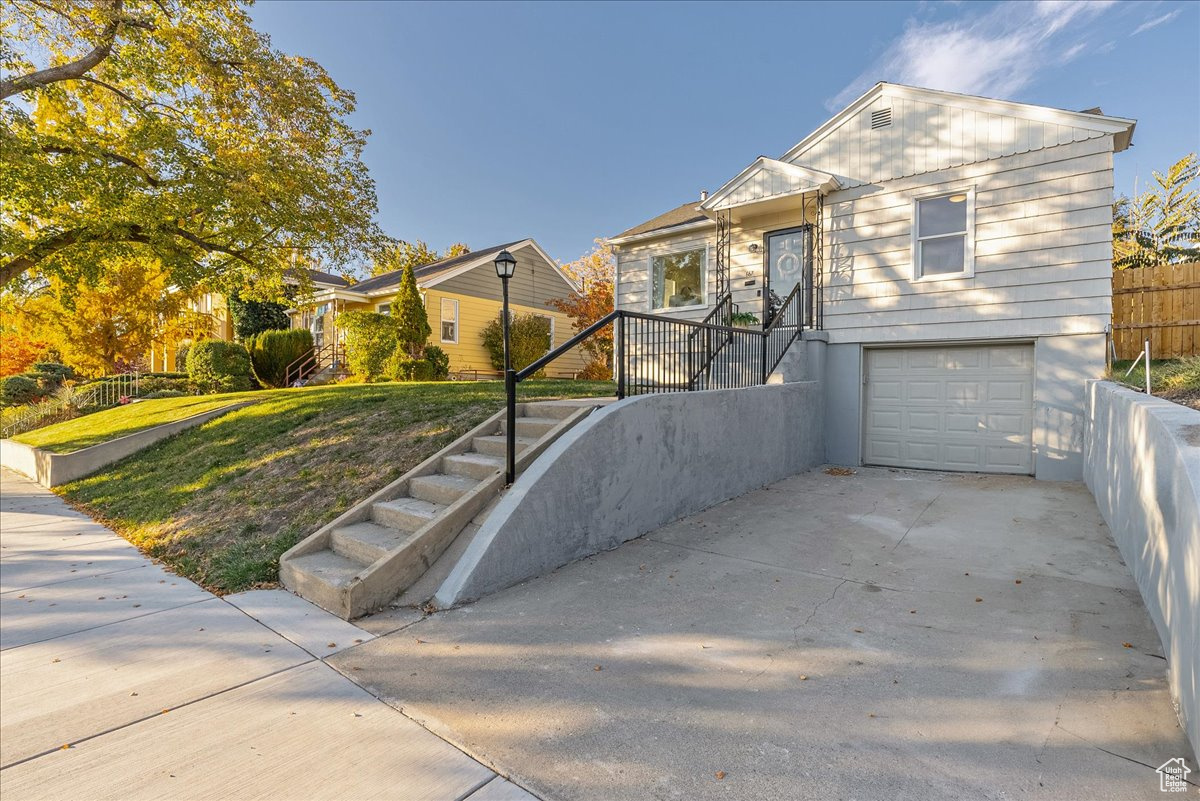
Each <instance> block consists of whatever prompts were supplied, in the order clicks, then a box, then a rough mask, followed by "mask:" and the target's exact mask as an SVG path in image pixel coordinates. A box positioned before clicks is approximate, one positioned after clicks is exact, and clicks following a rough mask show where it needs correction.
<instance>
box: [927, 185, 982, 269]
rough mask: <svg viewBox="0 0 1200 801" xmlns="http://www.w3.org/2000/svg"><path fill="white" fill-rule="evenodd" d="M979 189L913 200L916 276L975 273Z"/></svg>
mask: <svg viewBox="0 0 1200 801" xmlns="http://www.w3.org/2000/svg"><path fill="white" fill-rule="evenodd" d="M974 220H975V192H974V190H973V189H963V190H960V191H956V192H947V193H945V194H942V195H937V196H933V197H922V198H917V199H916V200H914V201H913V221H914V224H913V278H914V279H918V280H919V279H922V278H929V279H936V278H970V277H971V276H973V275H974V274H975V264H974V244H975V242H974V240H975V237H974V235H973V230H972V229H973V228H974Z"/></svg>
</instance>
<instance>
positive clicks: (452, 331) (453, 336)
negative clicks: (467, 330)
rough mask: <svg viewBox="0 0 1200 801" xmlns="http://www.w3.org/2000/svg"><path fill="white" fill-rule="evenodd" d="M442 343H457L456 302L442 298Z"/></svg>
mask: <svg viewBox="0 0 1200 801" xmlns="http://www.w3.org/2000/svg"><path fill="white" fill-rule="evenodd" d="M442 342H448V343H450V344H456V343H457V342H458V301H457V300H451V299H450V298H442Z"/></svg>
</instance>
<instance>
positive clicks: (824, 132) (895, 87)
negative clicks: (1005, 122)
mask: <svg viewBox="0 0 1200 801" xmlns="http://www.w3.org/2000/svg"><path fill="white" fill-rule="evenodd" d="M881 97H899V98H904V99H906V100H917V101H924V102H927V103H936V104H941V105H953V106H956V107H959V108H964V109H970V110H972V111H979V112H983V113H985V114H1003V115H1005V116H1009V117H1016V118H1019V119H1025V120H1030V121H1035V122H1049V123H1054V124H1056V125H1067V126H1072V127H1076V128H1085V129H1088V130H1092V131H1097V132H1099V133H1106V134H1112V135H1113V140H1114V141H1113V144H1114V150H1115V151H1116V152H1118V153H1119V152H1121V151H1122V150H1124V149H1125V148H1127V147H1129V145H1130V143H1131V140H1132V139H1133V129H1134V126H1135V125H1137V121H1136V120H1130V119H1125V118H1124V117H1109V116H1105V115H1103V114H1093V113H1091V110H1090V109H1089V110H1088V111H1067V110H1066V109H1057V108H1050V107H1048V106H1035V105H1031V104H1029V103H1016V102H1013V101H1011V100H993V99H992V98H989V97H978V96H977V95H964V94H960V93H958V92H944V91H941V90H938V89H922V88H921V87H919V86H905V85H904V84H899V83H887V82H885V81H880V82H879V83H877V84H875V85H874V86H872V87H871V88H870V89H868V90H867V91H866V92H864V93H863V95H862V96H861V97H859V98H858V99H857V100H855V101H854V102H853V103H851V104H850V105H848V106H846V107H845V108H844V109H842V110H841V111H839V112H838V113H837V114H835V115H833V116H832V117H830V118H829V119H828V120H826V121H825V122H824V123H822V125H821V127H819V128H817V129H816V130H815V131H813V132H812V133H810V134H809V135H808V136H806V137H804V139H803V140H801V141H800V142H799V143H798V144H797V145H796V146H795V147H793V148H792V149H791V150H789V151H788V152H786V153H784V154H783V155H782V156H780V160H782V161H794V160H796V159H798V158H799V157H800V156H801V155H803V154H804V152H805V151H806V150H809V149H810V148H812V147H813V146H814V145H816V144H817V143H818V142H820V141H821V140H822V139H824V138H825V137H826V136H828V135H829V134H830V133H832V132H833V131H836V130H837V129H838V128H840V127H841V125H842V123H844V122H846V120H848V119H850V118H851V117H853V116H854V115H855V114H857V113H859V112H860V111H862V110H863V109H864V108H866V107H867V106H869V105H871V104H872V103H874V102H875V101H876V100H878V99H879V98H881Z"/></svg>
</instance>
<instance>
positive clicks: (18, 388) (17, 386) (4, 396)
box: [0, 375, 46, 406]
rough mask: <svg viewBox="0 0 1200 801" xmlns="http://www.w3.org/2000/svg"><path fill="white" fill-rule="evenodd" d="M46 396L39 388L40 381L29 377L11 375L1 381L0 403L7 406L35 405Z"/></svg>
mask: <svg viewBox="0 0 1200 801" xmlns="http://www.w3.org/2000/svg"><path fill="white" fill-rule="evenodd" d="M45 394H46V393H45V392H43V391H42V390H41V389H40V388H39V387H38V380H37V379H36V378H31V377H30V376H28V375H10V376H9V377H8V378H5V379H4V380H3V381H0V403H3V404H4V405H5V406H20V405H21V404H24V403H33V402H34V401H36V400H38V399H39V398H41V397H43V396H44V395H45Z"/></svg>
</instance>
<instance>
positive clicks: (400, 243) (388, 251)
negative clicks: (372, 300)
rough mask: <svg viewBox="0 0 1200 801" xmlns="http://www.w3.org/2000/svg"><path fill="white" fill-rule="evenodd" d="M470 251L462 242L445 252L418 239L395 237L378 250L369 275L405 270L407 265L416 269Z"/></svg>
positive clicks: (456, 243)
mask: <svg viewBox="0 0 1200 801" xmlns="http://www.w3.org/2000/svg"><path fill="white" fill-rule="evenodd" d="M470 252H471V248H469V247H467V245H465V244H464V243H462V242H455V243H454V244H453V245H451V246H450V247H448V248H446V252H445V253H438V252H437V251H436V250H434V249H433V248H431V247H429V245H427V244H425V243H424V242H422V241H421V240H420V239H418V240H417V241H416V242H406V241H405V240H403V239H397V240H396V241H394V242H392V243H390V244H388V245H387V246H385V247H384V248H382V249H381V250H380V252H379V254H378V255H377V256H376V257H375V260H374V262H373V263H372V264H371V275H372V276H376V275H383V274H384V273H391V272H396V271H397V270H405V269H408V268H409V267H412V268H413V269H416V268H417V267H424V266H425V265H426V264H433V263H434V262H435V261H441V260H442V259H451V258H454V257H455V256H464V255H466V254H467V253H470Z"/></svg>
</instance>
